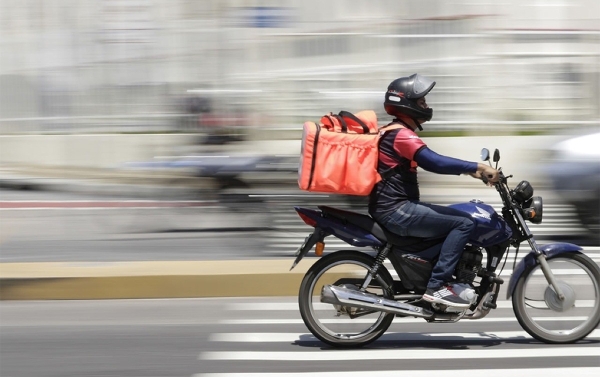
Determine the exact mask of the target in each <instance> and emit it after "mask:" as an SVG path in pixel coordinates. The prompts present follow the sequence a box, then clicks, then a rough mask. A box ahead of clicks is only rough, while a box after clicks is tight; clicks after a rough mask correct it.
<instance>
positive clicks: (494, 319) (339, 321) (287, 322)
mask: <svg viewBox="0 0 600 377" xmlns="http://www.w3.org/2000/svg"><path fill="white" fill-rule="evenodd" d="M587 319H588V318H587V317H583V316H577V317H541V318H534V320H535V321H537V322H541V321H565V322H566V321H585V320H587ZM516 321H517V319H516V318H515V317H485V318H481V319H478V320H464V321H461V322H460V323H481V322H516ZM320 322H321V323H323V324H343V323H355V324H360V323H373V320H372V319H371V320H368V319H360V318H356V319H323V320H321V321H320ZM396 323H399V324H401V323H425V320H424V319H422V318H402V319H399V320H398V322H396ZM219 324H222V325H303V324H304V322H303V321H302V319H300V318H286V319H281V318H273V319H247V318H246V319H224V320H221V321H219Z"/></svg>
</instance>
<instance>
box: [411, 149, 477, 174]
mask: <svg viewBox="0 0 600 377" xmlns="http://www.w3.org/2000/svg"><path fill="white" fill-rule="evenodd" d="M414 160H415V161H416V162H417V164H418V165H419V166H420V167H422V168H423V169H425V170H427V171H430V172H432V173H437V174H455V175H459V174H465V173H474V172H476V171H477V163H476V162H470V161H464V160H459V159H457V158H452V157H447V156H442V155H440V154H437V153H435V152H434V151H432V150H431V149H429V148H428V147H423V148H421V149H419V151H417V153H416V154H415V158H414Z"/></svg>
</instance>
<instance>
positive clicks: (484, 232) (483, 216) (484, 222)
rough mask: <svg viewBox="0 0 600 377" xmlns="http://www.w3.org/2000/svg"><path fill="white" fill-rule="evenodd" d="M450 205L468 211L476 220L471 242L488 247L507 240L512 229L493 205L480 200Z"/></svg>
mask: <svg viewBox="0 0 600 377" xmlns="http://www.w3.org/2000/svg"><path fill="white" fill-rule="evenodd" d="M449 207H452V208H455V209H457V210H459V211H462V212H466V213H468V214H469V215H470V216H471V218H472V219H473V221H475V225H476V228H475V231H474V232H473V235H472V236H471V240H470V242H471V243H472V244H473V245H475V246H479V247H488V246H492V245H496V244H499V243H501V242H503V241H506V240H507V239H509V238H510V237H511V236H512V230H511V229H510V227H509V226H508V224H506V221H504V219H503V218H502V217H501V216H500V215H498V213H497V212H496V211H495V210H494V208H493V207H492V206H490V205H489V204H485V203H484V202H482V201H480V200H471V201H470V202H468V203H457V204H452V205H450V206H449Z"/></svg>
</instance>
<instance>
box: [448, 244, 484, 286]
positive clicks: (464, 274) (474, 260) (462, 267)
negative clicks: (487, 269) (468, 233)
mask: <svg viewBox="0 0 600 377" xmlns="http://www.w3.org/2000/svg"><path fill="white" fill-rule="evenodd" d="M482 260H483V253H482V252H481V248H480V247H475V246H472V245H467V247H466V248H465V251H464V252H463V254H462V256H461V257H460V260H459V261H458V264H457V265H456V270H455V272H454V275H455V276H456V281H458V282H461V283H467V284H471V283H472V282H473V280H475V278H476V277H477V272H479V270H480V269H481V268H482V265H481V261H482Z"/></svg>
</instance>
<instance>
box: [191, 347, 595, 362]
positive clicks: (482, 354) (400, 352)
mask: <svg viewBox="0 0 600 377" xmlns="http://www.w3.org/2000/svg"><path fill="white" fill-rule="evenodd" d="M575 356H576V357H585V356H593V357H598V356H600V347H557V348H548V347H542V348H521V349H464V350H455V349H452V350H439V349H438V350H435V352H424V351H423V350H416V349H391V350H388V349H377V350H370V349H366V350H329V351H327V352H323V351H306V352H297V351H291V352H290V351H276V352H272V351H237V352H229V351H207V352H203V353H201V354H200V355H199V356H198V358H199V359H200V360H261V361H282V360H286V361H344V360H425V359H436V360H440V359H454V360H456V359H470V360H480V359H506V358H510V359H512V358H531V357H544V358H547V357H575Z"/></svg>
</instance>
